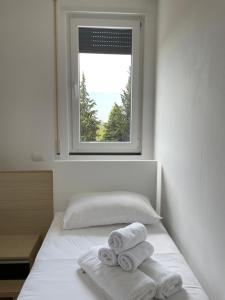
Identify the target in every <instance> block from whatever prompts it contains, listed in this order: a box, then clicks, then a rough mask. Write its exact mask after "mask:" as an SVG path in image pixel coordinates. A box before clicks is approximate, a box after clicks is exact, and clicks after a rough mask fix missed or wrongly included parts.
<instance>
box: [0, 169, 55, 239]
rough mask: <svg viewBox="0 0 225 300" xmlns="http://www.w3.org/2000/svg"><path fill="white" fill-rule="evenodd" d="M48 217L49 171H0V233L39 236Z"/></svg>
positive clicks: (50, 214) (50, 216)
mask: <svg viewBox="0 0 225 300" xmlns="http://www.w3.org/2000/svg"><path fill="white" fill-rule="evenodd" d="M52 219H53V174H52V171H16V172H0V234H34V233H35V234H36V233H37V234H41V235H42V236H43V235H45V233H46V232H47V230H48V228H49V226H50V224H51V221H52Z"/></svg>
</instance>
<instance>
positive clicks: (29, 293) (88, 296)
mask: <svg viewBox="0 0 225 300" xmlns="http://www.w3.org/2000/svg"><path fill="white" fill-rule="evenodd" d="M62 220H63V212H58V213H56V214H55V216H54V220H53V222H52V224H51V226H50V229H49V231H48V233H47V235H46V237H45V240H44V242H43V245H42V247H41V249H40V251H39V253H38V255H37V258H36V260H35V263H34V265H33V268H32V270H31V272H30V275H29V276H28V278H27V280H26V282H25V284H24V286H23V288H22V291H21V293H20V295H19V297H18V300H49V299H54V300H62V299H68V300H69V299H78V300H105V299H107V298H106V296H105V294H104V293H103V292H102V291H101V290H100V289H99V288H98V287H97V286H96V285H95V284H94V283H93V282H92V281H91V280H90V279H89V277H88V276H87V274H85V273H83V272H82V270H81V269H80V267H79V265H78V264H77V259H78V257H79V256H80V255H81V254H82V253H84V252H85V251H87V249H89V248H90V247H92V246H95V245H96V246H97V245H100V244H105V243H106V241H107V236H108V234H109V233H110V232H111V231H112V230H114V229H116V228H118V227H120V226H121V225H108V226H99V227H90V228H83V229H73V230H63V229H62ZM147 228H148V232H149V234H148V238H147V239H148V241H150V242H151V243H152V244H153V246H154V248H155V257H156V258H159V259H160V260H161V261H163V262H164V264H165V265H167V266H168V267H169V268H171V269H172V270H176V271H178V272H180V273H181V274H182V277H183V282H184V285H183V287H184V289H183V290H182V291H181V292H179V293H177V294H175V295H174V296H172V297H170V298H169V299H170V300H207V299H208V297H207V295H206V294H205V292H204V291H203V289H202V288H201V286H200V284H199V282H198V280H197V279H196V278H195V276H194V274H193V273H192V271H191V269H190V268H189V266H188V265H187V263H186V262H185V260H184V258H183V256H182V255H181V253H180V252H179V250H178V248H177V247H176V245H175V243H174V242H173V241H172V239H171V238H170V236H169V235H168V233H167V231H166V230H165V228H164V226H163V225H162V223H161V222H158V223H155V224H153V225H149V226H147Z"/></svg>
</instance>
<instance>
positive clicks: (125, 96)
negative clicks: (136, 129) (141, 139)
mask: <svg viewBox="0 0 225 300" xmlns="http://www.w3.org/2000/svg"><path fill="white" fill-rule="evenodd" d="M120 97H121V101H122V106H121V110H122V113H123V116H124V132H123V139H124V141H129V140H130V118H131V75H130V69H129V77H128V82H127V85H126V88H125V90H123V92H122V94H121V95H120Z"/></svg>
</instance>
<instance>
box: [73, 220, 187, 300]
mask: <svg viewBox="0 0 225 300" xmlns="http://www.w3.org/2000/svg"><path fill="white" fill-rule="evenodd" d="M146 237H147V230H146V228H145V226H144V225H143V224H141V223H133V224H131V225H128V226H127V227H124V228H120V229H118V230H114V231H112V232H111V234H110V236H109V239H108V244H109V247H107V246H103V247H96V248H92V249H91V250H89V251H88V252H87V253H86V254H84V255H83V256H82V257H81V258H79V260H78V263H79V265H80V266H81V268H83V269H84V270H85V271H86V272H87V273H88V275H89V276H90V277H91V278H92V280H93V281H94V282H95V283H96V284H97V285H99V287H100V288H101V289H103V290H104V291H105V293H106V294H107V295H109V296H110V297H111V298H112V299H115V300H120V299H121V300H139V299H140V300H141V299H143V300H151V299H152V298H153V297H154V296H155V298H156V299H165V298H167V297H169V296H171V295H173V294H175V293H176V292H178V291H179V290H180V289H181V288H182V278H181V276H180V275H179V274H176V273H173V272H171V271H170V270H168V269H167V268H166V267H165V266H164V265H163V264H161V263H160V262H158V261H156V260H154V259H152V258H151V256H152V254H153V252H154V248H153V246H152V245H151V244H150V243H149V242H147V241H145V239H146ZM118 265H119V266H120V267H121V268H120V267H119V266H118ZM109 266H110V267H109ZM124 271H126V272H124Z"/></svg>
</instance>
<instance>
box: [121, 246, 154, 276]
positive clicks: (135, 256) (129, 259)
mask: <svg viewBox="0 0 225 300" xmlns="http://www.w3.org/2000/svg"><path fill="white" fill-rule="evenodd" d="M153 252H154V248H153V246H152V245H151V244H150V243H149V242H146V241H144V242H142V243H140V244H138V245H136V246H135V247H133V248H131V249H128V250H126V251H123V252H121V253H120V254H119V255H118V263H119V265H120V266H121V268H122V269H123V270H124V271H129V272H131V271H134V270H135V269H137V267H138V266H139V265H140V264H141V263H142V262H143V261H144V260H146V259H147V258H149V257H150V256H151V255H152V254H153Z"/></svg>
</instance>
